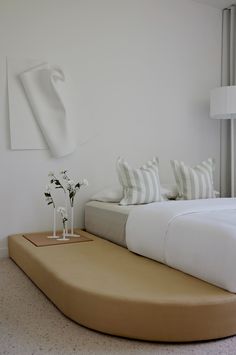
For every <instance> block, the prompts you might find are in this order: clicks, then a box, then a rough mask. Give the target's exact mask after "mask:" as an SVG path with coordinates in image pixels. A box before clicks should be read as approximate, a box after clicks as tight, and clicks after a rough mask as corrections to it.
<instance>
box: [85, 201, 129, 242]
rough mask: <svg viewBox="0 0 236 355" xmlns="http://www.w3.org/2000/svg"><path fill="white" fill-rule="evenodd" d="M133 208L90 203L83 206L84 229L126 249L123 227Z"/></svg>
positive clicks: (107, 203) (106, 203)
mask: <svg viewBox="0 0 236 355" xmlns="http://www.w3.org/2000/svg"><path fill="white" fill-rule="evenodd" d="M133 208H134V206H120V205H118V204H117V203H111V202H99V201H90V202H88V203H87V204H86V205H85V229H86V231H87V232H89V233H92V234H95V235H97V236H99V237H102V238H104V239H107V240H110V241H111V242H113V243H116V244H118V245H121V246H123V247H126V238H125V227H126V221H127V219H128V215H129V212H130V210H131V209H133Z"/></svg>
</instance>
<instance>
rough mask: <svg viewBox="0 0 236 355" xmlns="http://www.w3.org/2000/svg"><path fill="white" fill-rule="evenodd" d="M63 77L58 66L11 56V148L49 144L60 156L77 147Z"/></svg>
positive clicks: (52, 151) (9, 87)
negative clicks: (67, 107)
mask: <svg viewBox="0 0 236 355" xmlns="http://www.w3.org/2000/svg"><path fill="white" fill-rule="evenodd" d="M64 81H65V76H64V73H63V71H62V70H61V69H60V68H58V67H56V66H51V65H49V64H48V63H45V62H39V61H37V62H36V61H26V60H21V61H20V60H9V59H8V95H9V116H10V130H11V148H12V149H45V148H49V149H50V152H51V154H52V155H53V156H54V157H57V158H58V157H62V156H65V155H68V154H70V153H72V152H73V151H74V150H75V149H76V145H77V144H76V140H75V137H74V133H73V132H74V130H73V127H72V123H71V121H70V117H69V115H68V114H67V110H66V92H65V91H66V90H65V85H64Z"/></svg>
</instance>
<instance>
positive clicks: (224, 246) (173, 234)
mask: <svg viewBox="0 0 236 355" xmlns="http://www.w3.org/2000/svg"><path fill="white" fill-rule="evenodd" d="M95 215H96V218H94V216H95ZM85 216H86V219H85V221H86V223H85V227H86V230H88V231H89V232H91V233H93V234H96V235H99V236H102V237H104V238H105V239H109V240H110V241H112V242H115V243H117V244H119V245H122V246H127V247H128V249H129V250H130V251H132V252H134V253H137V254H139V255H143V256H145V257H148V258H150V259H154V260H156V261H159V262H161V263H164V264H166V265H168V266H171V267H173V268H175V269H178V270H180V271H183V272H185V273H188V274H190V275H192V276H195V277H198V278H200V279H202V280H204V281H207V282H209V283H212V284H214V285H216V286H219V287H221V288H224V289H226V290H228V291H230V292H234V293H235V292H236V273H235V269H236V199H228V198H221V199H215V198H214V199H203V200H191V201H163V202H157V203H151V204H146V205H139V206H132V207H130V206H128V207H127V206H126V207H125V208H124V206H118V205H117V204H112V206H111V204H110V203H108V204H106V206H105V205H104V204H102V205H101V203H99V202H96V204H95V203H94V202H90V203H89V204H88V205H87V206H86V212H85ZM92 221H93V222H92Z"/></svg>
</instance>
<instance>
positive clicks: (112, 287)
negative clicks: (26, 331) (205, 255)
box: [9, 232, 236, 342]
mask: <svg viewBox="0 0 236 355" xmlns="http://www.w3.org/2000/svg"><path fill="white" fill-rule="evenodd" d="M82 233H84V234H85V235H88V236H89V237H91V238H92V239H93V241H90V242H85V243H74V244H66V245H56V246H48V247H36V246H34V245H33V244H32V243H31V242H29V241H27V240H26V239H25V238H24V237H22V236H21V235H14V236H11V237H9V253H10V257H11V258H12V259H13V260H14V261H15V262H16V264H17V265H19V267H20V268H21V269H22V270H23V271H24V272H25V273H26V274H27V275H28V276H29V277H30V279H31V280H32V281H33V282H34V283H35V284H36V285H37V286H38V287H39V288H40V289H41V290H42V291H43V292H44V293H45V294H46V295H47V297H48V298H49V299H50V300H51V301H52V302H53V303H54V304H55V305H56V306H57V307H58V308H59V309H60V310H61V311H62V312H63V313H64V314H65V315H66V316H68V317H69V318H71V319H73V320H74V321H76V322H78V323H79V324H81V325H84V326H86V327H89V328H91V329H95V330H98V331H101V332H104V333H108V334H113V335H118V336H123V337H128V338H136V339H144V340H152V341H153V340H154V341H171V342H183V341H195V340H206V339H215V338H221V337H226V336H229V335H233V334H236V295H235V294H232V293H229V292H227V291H224V290H222V289H220V288H218V287H215V286H212V285H210V284H208V283H206V282H203V281H200V280H198V279H196V278H194V277H191V276H188V275H186V274H184V273H182V272H180V271H177V270H174V269H171V268H169V267H167V266H165V265H162V264H159V263H157V262H155V261H152V260H149V259H147V258H144V257H141V256H138V255H135V254H133V253H131V252H129V251H128V250H127V249H125V248H122V247H119V246H117V245H115V244H113V243H110V242H108V241H105V240H103V239H101V238H97V237H95V236H91V234H86V232H82ZM45 316H46V315H45Z"/></svg>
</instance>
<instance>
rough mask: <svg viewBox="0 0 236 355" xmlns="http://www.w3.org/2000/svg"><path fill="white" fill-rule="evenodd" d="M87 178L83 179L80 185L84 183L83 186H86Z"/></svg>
mask: <svg viewBox="0 0 236 355" xmlns="http://www.w3.org/2000/svg"><path fill="white" fill-rule="evenodd" d="M88 184H89V183H88V180H87V179H83V181H82V183H81V185H84V186H88Z"/></svg>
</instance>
